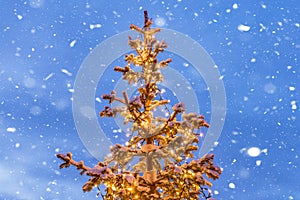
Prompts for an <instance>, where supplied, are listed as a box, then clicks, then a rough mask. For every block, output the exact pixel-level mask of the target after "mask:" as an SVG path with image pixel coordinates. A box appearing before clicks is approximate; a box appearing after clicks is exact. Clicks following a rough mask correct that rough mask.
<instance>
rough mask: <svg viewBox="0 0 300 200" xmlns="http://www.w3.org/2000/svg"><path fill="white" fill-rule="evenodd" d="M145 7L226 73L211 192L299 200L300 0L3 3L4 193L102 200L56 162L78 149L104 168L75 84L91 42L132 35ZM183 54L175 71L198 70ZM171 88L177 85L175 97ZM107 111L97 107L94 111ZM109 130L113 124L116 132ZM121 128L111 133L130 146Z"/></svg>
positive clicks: (0, 172) (0, 102) (0, 181)
mask: <svg viewBox="0 0 300 200" xmlns="http://www.w3.org/2000/svg"><path fill="white" fill-rule="evenodd" d="M145 9H146V10H148V13H149V15H150V17H151V18H152V19H153V21H154V26H159V27H161V28H168V29H173V30H176V31H178V32H181V33H184V34H186V35H187V36H189V37H191V38H193V39H194V40H196V41H197V42H198V43H199V44H201V46H202V47H203V48H204V49H205V50H206V51H207V52H208V53H209V54H210V56H211V57H212V58H213V60H214V62H215V63H216V64H217V66H218V69H219V72H220V74H221V76H222V80H223V83H224V86H225V90H226V97H227V108H226V109H227V116H226V121H225V125H224V128H223V131H222V134H221V136H220V138H219V140H218V145H217V146H216V148H215V149H214V151H213V153H214V154H215V162H216V164H217V165H219V166H220V167H222V168H223V174H222V176H221V178H220V179H219V180H217V181H215V182H214V185H213V188H212V190H213V193H214V197H215V198H217V199H219V200H225V199H226V200H227V199H243V200H248V199H249V200H250V199H263V198H268V199H278V200H286V199H300V192H299V191H300V186H299V179H300V173H299V167H300V159H299V154H300V150H299V142H300V123H299V117H300V113H299V111H300V108H299V101H300V93H299V89H300V84H299V79H300V65H299V55H300V21H299V19H300V17H299V5H298V2H297V1H296V0H290V1H277V0H275V1H272V2H271V1H251V2H250V1H245V0H240V1H231V0H230V1H219V0H215V1H187V0H177V1H169V2H167V1H123V0H121V1H102V0H99V1H96V0H94V1H92V0H90V1H87V0H81V1H77V2H74V1H55V0H28V1H22V0H20V1H6V2H1V3H0V19H1V20H0V44H1V46H0V136H1V140H0V158H1V162H0V185H1V186H2V187H1V188H0V198H1V199H9V200H10V199H85V198H89V199H92V198H94V197H95V195H96V190H95V191H92V192H90V193H83V192H82V191H81V186H82V185H83V184H84V183H85V181H86V180H87V177H84V176H82V177H81V176H80V175H79V173H78V172H77V171H76V170H75V169H74V168H71V169H68V170H65V169H64V170H59V167H58V166H59V163H60V161H59V160H57V158H56V157H55V154H57V153H59V152H63V153H65V152H68V151H72V152H73V154H74V158H75V159H77V160H85V161H86V164H87V165H90V166H93V165H95V164H96V163H97V159H95V158H93V157H92V156H91V155H90V154H89V152H88V150H87V149H86V147H85V146H84V145H83V143H82V142H81V140H80V138H79V136H78V133H77V130H76V128H75V124H74V120H73V115H72V94H73V89H74V81H75V78H76V75H77V73H78V70H79V69H80V66H81V64H82V62H83V61H84V59H85V58H86V56H88V55H89V53H90V52H91V51H92V49H94V48H95V47H96V46H97V45H99V44H100V43H101V42H103V41H105V40H106V39H107V38H110V37H111V36H113V35H115V34H118V33H121V32H123V31H126V30H128V29H129V25H130V24H131V23H134V24H137V25H142V23H143V10H145ZM165 41H166V42H168V38H165ZM162 56H163V55H162ZM175 60H176V62H174V63H172V66H171V67H174V68H175V69H184V70H185V72H184V74H189V73H190V74H192V72H193V71H192V66H190V67H185V65H186V62H185V61H183V60H180V59H179V58H178V59H176V58H175ZM121 62H122V60H120V59H119V60H116V63H121ZM111 67H113V66H111ZM112 73H113V72H112ZM105 74H106V75H107V76H105V77H104V78H103V81H108V82H109V84H108V86H107V87H106V86H105V87H104V86H102V85H101V84H102V83H101V84H99V87H100V88H97V91H99V92H102V93H108V92H109V91H110V90H111V88H110V87H111V86H110V85H111V84H112V83H113V82H112V80H113V79H116V78H117V77H118V76H117V75H118V74H110V73H109V72H107V73H105ZM187 76H188V75H187ZM191 77H192V76H191ZM191 79H193V80H194V81H196V80H198V79H201V77H197V76H196V77H192V78H191ZM197 84H198V85H197ZM197 84H196V86H194V87H195V88H201V87H202V88H205V86H202V84H203V82H201V81H200V82H199V83H198V82H197ZM199 84H200V85H201V87H200V86H199ZM195 88H194V89H195ZM171 94H172V93H171V92H167V93H166V98H167V97H168V95H170V98H171V97H172V95H171ZM97 95H98V97H99V96H100V95H101V94H97ZM197 95H198V98H199V99H202V101H201V102H202V104H201V105H202V106H203V108H202V110H203V112H204V113H203V114H204V115H205V116H207V119H209V116H210V112H209V103H205V102H206V101H209V100H210V98H209V97H207V96H206V95H208V93H207V92H205V89H200V92H198V93H197ZM96 97H97V96H96ZM96 97H95V99H96ZM96 102H97V99H96ZM103 105H104V104H103ZM201 105H200V107H201ZM101 107H102V104H97V105H96V108H97V109H98V108H99V110H96V111H95V112H96V113H97V112H99V111H101V110H100V109H101ZM87 131H88V127H87ZM105 131H106V132H110V131H112V130H111V128H110V127H106V129H105ZM112 132H113V131H112ZM118 134H119V133H118ZM115 135H116V133H115V132H113V133H112V134H107V137H108V138H110V139H111V140H112V141H113V142H118V140H120V141H119V142H122V139H120V138H122V137H121V136H120V138H119V137H115ZM120 135H121V134H120ZM99 151H101V147H100V148H99ZM257 152H258V153H257Z"/></svg>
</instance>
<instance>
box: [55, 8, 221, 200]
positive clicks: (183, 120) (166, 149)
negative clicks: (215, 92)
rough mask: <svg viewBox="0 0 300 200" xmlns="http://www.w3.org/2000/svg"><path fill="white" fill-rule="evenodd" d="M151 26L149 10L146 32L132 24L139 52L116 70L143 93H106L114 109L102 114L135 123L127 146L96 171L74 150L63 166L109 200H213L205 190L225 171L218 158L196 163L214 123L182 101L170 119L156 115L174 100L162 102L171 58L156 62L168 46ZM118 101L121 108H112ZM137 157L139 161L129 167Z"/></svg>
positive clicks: (131, 42)
mask: <svg viewBox="0 0 300 200" xmlns="http://www.w3.org/2000/svg"><path fill="white" fill-rule="evenodd" d="M151 24H152V21H151V19H149V18H148V14H147V11H145V12H144V26H143V27H142V28H139V27H138V26H136V25H133V24H132V25H130V29H132V30H134V31H137V32H138V33H139V34H141V35H142V39H139V38H138V39H132V38H131V37H129V42H128V44H129V45H130V47H131V48H132V49H133V50H134V51H135V54H134V53H132V54H129V55H125V62H126V65H125V67H119V66H117V67H115V68H114V70H115V71H116V72H120V73H121V74H122V78H123V79H124V80H125V81H127V82H128V84H136V85H137V87H139V88H138V94H139V95H138V96H134V97H132V98H129V97H128V95H127V92H126V91H123V93H122V94H121V95H118V94H117V93H116V92H115V91H111V92H110V94H104V95H102V98H103V99H105V100H107V101H108V102H109V104H110V105H109V106H105V108H104V110H103V111H101V112H100V116H101V117H116V116H117V115H118V114H120V115H121V116H123V117H124V123H130V124H131V130H130V131H131V133H132V134H131V136H130V137H129V140H128V142H127V143H126V144H124V145H121V144H116V145H114V146H112V147H111V154H110V155H108V156H107V157H106V159H105V160H104V161H103V162H99V163H98V164H97V165H96V166H94V167H92V168H90V167H88V166H85V165H84V162H83V161H80V162H76V161H74V160H73V159H72V153H70V152H69V153H67V154H58V155H57V157H58V158H60V159H62V160H63V161H64V163H63V164H61V165H60V168H67V167H69V166H70V165H74V166H76V168H77V169H78V170H81V172H80V174H81V175H83V174H86V175H87V176H90V179H89V180H88V182H86V183H85V184H84V186H83V191H85V192H86V191H91V190H92V189H93V188H94V187H96V188H98V190H99V185H104V186H105V188H106V189H105V193H104V194H102V193H101V195H102V197H103V199H105V200H117V199H122V200H124V199H143V200H148V199H149V200H156V199H164V200H168V199H177V200H180V199H191V200H193V199H202V198H204V199H210V197H211V194H210V192H209V189H208V188H206V187H211V186H212V183H211V182H210V181H209V180H207V179H218V178H219V177H220V174H221V169H220V168H219V167H217V166H215V165H214V163H213V158H214V155H213V154H207V155H205V156H203V157H202V158H200V159H194V160H193V159H192V158H194V154H193V152H195V151H196V150H197V149H198V146H197V144H198V142H199V134H198V133H199V131H198V130H199V129H200V128H201V127H206V128H208V127H209V124H208V123H207V122H206V121H205V120H204V117H203V116H202V115H198V114H196V113H186V112H185V105H184V103H183V102H179V103H177V104H175V105H173V107H172V111H171V112H170V113H169V115H167V116H154V111H155V109H157V108H158V107H160V106H166V105H168V104H169V100H166V99H163V98H161V95H160V89H159V87H158V83H159V82H162V81H163V78H164V77H163V74H162V72H161V69H164V68H166V67H167V66H168V65H169V63H170V62H171V61H172V60H171V58H168V59H166V60H162V61H159V60H158V59H157V55H158V54H159V53H160V52H163V51H164V49H165V48H167V44H166V42H164V41H157V40H156V39H155V34H156V33H158V32H159V31H160V29H159V28H151ZM115 101H118V102H120V103H121V104H122V105H121V106H115V107H114V106H112V105H113V103H114V102H115ZM133 158H138V160H139V161H138V162H137V163H136V164H135V165H133V166H132V167H130V166H131V165H130V161H132V160H133ZM99 194H100V193H99Z"/></svg>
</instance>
